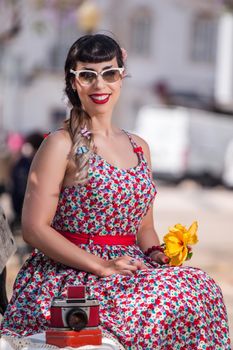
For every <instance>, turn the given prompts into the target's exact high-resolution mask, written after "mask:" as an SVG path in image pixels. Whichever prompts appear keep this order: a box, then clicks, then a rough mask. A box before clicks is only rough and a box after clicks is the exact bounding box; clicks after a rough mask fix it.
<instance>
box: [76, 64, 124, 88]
mask: <svg viewBox="0 0 233 350" xmlns="http://www.w3.org/2000/svg"><path fill="white" fill-rule="evenodd" d="M124 70H125V68H124V67H121V68H120V67H118V68H109V69H105V70H103V71H102V72H100V73H97V72H96V71H92V70H87V69H81V70H73V69H70V73H73V74H74V75H75V77H76V79H77V80H78V81H79V83H80V84H81V85H84V86H85V85H92V84H93V83H95V82H96V80H97V77H98V76H99V75H101V77H102V79H103V80H104V81H105V83H108V84H112V83H115V82H116V81H118V80H119V79H120V78H122V74H123V72H124Z"/></svg>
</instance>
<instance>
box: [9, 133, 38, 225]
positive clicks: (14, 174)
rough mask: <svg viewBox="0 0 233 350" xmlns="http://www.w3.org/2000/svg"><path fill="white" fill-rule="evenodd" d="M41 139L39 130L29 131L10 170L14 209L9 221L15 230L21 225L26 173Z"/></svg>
mask: <svg viewBox="0 0 233 350" xmlns="http://www.w3.org/2000/svg"><path fill="white" fill-rule="evenodd" d="M42 141H43V135H42V133H40V132H33V133H30V134H29V135H28V136H27V137H26V138H25V141H24V143H23V145H22V147H21V152H20V155H19V157H18V159H17V160H16V161H15V163H14V165H13V166H12V170H11V191H10V192H11V198H12V206H13V210H14V220H13V222H12V223H11V225H12V230H13V231H15V232H16V231H17V228H20V226H21V215H22V207H23V200H24V194H25V190H26V185H27V178H28V173H29V170H30V166H31V163H32V160H33V158H34V155H35V153H36V152H37V150H38V148H39V147H40V144H41V142H42Z"/></svg>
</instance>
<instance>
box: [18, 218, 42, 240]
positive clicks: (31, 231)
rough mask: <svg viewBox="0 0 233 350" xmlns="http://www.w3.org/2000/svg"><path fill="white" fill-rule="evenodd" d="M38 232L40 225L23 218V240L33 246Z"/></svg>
mask: <svg viewBox="0 0 233 350" xmlns="http://www.w3.org/2000/svg"><path fill="white" fill-rule="evenodd" d="M37 232H38V225H37V224H36V223H34V222H32V221H31V220H28V219H25V218H22V237H23V240H24V241H25V242H26V243H28V244H30V245H33V244H32V242H33V240H34V239H33V238H34V237H35V236H36V234H37Z"/></svg>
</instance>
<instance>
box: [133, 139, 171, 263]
mask: <svg viewBox="0 0 233 350" xmlns="http://www.w3.org/2000/svg"><path fill="white" fill-rule="evenodd" d="M133 138H134V139H135V141H136V143H137V144H139V145H140V146H141V147H142V149H143V152H144V155H145V157H146V160H147V162H148V165H149V167H150V169H151V158H150V150H149V146H148V144H147V143H146V142H145V141H144V140H143V139H142V138H140V137H139V136H137V135H133ZM137 243H138V245H139V247H140V249H141V250H142V251H143V252H146V251H147V250H148V249H149V248H151V247H153V246H158V245H160V242H159V237H158V234H157V232H156V230H155V228H154V218H153V205H152V206H151V207H150V209H149V210H148V212H147V214H146V216H145V217H144V218H143V220H142V223H141V226H140V229H139V231H138V234H137ZM150 257H151V258H152V259H153V260H155V261H157V262H159V263H167V262H168V260H169V259H168V258H167V257H166V255H165V254H163V253H161V252H159V251H156V252H152V253H151V254H150Z"/></svg>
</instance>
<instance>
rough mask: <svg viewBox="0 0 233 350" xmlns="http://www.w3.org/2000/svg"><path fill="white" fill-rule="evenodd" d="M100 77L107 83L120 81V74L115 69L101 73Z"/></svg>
mask: <svg viewBox="0 0 233 350" xmlns="http://www.w3.org/2000/svg"><path fill="white" fill-rule="evenodd" d="M102 77H103V79H104V80H105V81H106V82H107V83H114V82H115V81H117V80H119V79H120V77H121V73H120V72H119V70H117V69H109V70H107V71H105V72H103V74H102Z"/></svg>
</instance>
